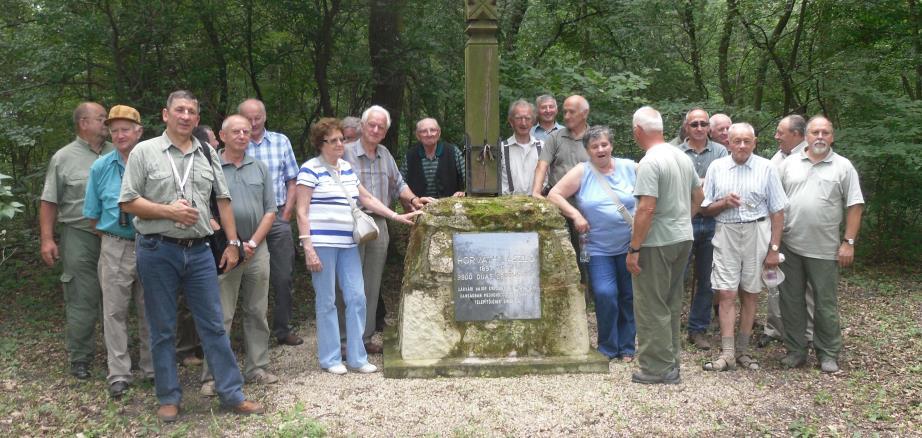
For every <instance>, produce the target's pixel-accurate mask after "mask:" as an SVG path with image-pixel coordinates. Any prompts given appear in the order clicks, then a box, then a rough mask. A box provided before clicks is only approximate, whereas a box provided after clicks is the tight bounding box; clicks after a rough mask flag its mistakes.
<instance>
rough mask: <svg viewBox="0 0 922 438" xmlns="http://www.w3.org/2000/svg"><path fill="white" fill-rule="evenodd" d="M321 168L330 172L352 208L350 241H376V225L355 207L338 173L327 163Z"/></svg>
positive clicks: (377, 231) (369, 217) (377, 230)
mask: <svg viewBox="0 0 922 438" xmlns="http://www.w3.org/2000/svg"><path fill="white" fill-rule="evenodd" d="M320 161H321V162H322V161H323V160H322V159H321V160H320ZM323 166H324V167H326V168H327V172H330V176H332V177H333V180H334V181H336V184H339V188H340V189H341V190H342V191H343V196H345V197H346V199H347V200H348V201H349V205H350V206H351V207H352V224H353V227H352V240H354V241H355V243H365V242H368V241H370V240H375V239H377V238H378V233H379V232H380V231H381V230H379V229H378V224H376V223H375V220H374V219H372V217H371V216H369V215H367V214H365V212H364V211H362V209H360V208H359V207H358V206H357V205H355V200H354V199H352V197H351V196H349V192H348V191H346V187H345V186H343V183H342V181H340V179H339V172H337V171H336V169H333V168H332V167H330V165H329V164H327V163H323Z"/></svg>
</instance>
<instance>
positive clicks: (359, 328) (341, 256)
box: [296, 117, 422, 374]
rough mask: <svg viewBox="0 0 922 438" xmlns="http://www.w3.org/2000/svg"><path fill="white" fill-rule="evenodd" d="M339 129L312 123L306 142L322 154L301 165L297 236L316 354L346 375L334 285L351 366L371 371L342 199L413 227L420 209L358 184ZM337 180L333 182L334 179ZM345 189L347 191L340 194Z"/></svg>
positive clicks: (355, 256)
mask: <svg viewBox="0 0 922 438" xmlns="http://www.w3.org/2000/svg"><path fill="white" fill-rule="evenodd" d="M342 131H343V128H342V124H341V123H340V122H339V120H337V119H334V118H329V117H326V118H322V119H320V120H318V121H317V123H315V124H314V125H312V126H311V131H310V140H311V143H313V145H314V147H315V148H317V150H318V151H320V155H318V156H316V157H314V158H311V159H310V160H308V161H307V162H306V163H304V164H302V165H301V170H300V171H299V172H298V184H297V192H296V193H297V211H298V231H299V233H298V234H300V235H299V236H298V238H299V240H300V241H301V245H302V246H303V247H304V256H305V257H304V258H305V260H306V262H307V268H308V269H309V270H310V271H311V281H312V283H313V284H314V294H315V296H316V298H315V299H316V305H315V309H316V310H315V312H316V317H317V358H318V360H319V361H320V367H321V368H323V369H324V370H326V371H328V372H330V373H333V374H345V373H346V366H344V365H343V363H342V354H341V352H340V348H339V339H340V337H339V318H338V317H337V314H336V306H335V304H334V298H335V296H336V283H337V281H338V282H339V286H340V288H341V289H342V291H343V300H344V301H345V303H346V311H345V318H346V324H345V326H346V353H347V354H346V358H347V360H348V365H349V368H351V369H353V370H355V371H358V372H360V373H373V372H375V371H376V370H377V367H375V366H374V365H372V364H370V363H368V355H367V353H366V352H365V345H364V344H363V343H362V333H363V332H364V331H365V283H364V281H363V279H362V262H361V260H360V259H359V250H358V246H357V245H356V243H355V241H354V240H353V238H352V229H353V228H354V227H355V224H354V222H353V219H352V207H351V205H350V203H349V200H348V198H346V193H348V196H349V197H350V198H354V199H357V200H358V202H359V203H361V205H362V206H364V207H365V208H367V209H369V210H371V211H373V212H374V213H376V214H379V215H381V216H383V217H386V218H390V219H392V220H396V221H400V222H403V223H405V224H410V225H412V224H413V222H412V221H411V220H410V219H411V218H413V217H414V216H416V215H419V214H421V213H422V211H415V212H412V213H407V214H402V215H400V214H397V213H395V212H394V211H392V210H391V209H390V208H387V206H385V205H384V204H382V203H381V201H378V200H377V199H376V198H375V197H374V196H372V195H371V194H370V193H368V191H367V190H365V187H362V184H361V183H360V182H359V179H358V177H357V176H356V174H355V172H353V171H352V166H350V165H349V162H348V161H346V160H343V159H342V156H343V152H344V151H345V149H344V147H343V146H344V145H343V132H342ZM337 178H338V179H339V181H340V182H337V181H336V179H337ZM344 192H345V193H344Z"/></svg>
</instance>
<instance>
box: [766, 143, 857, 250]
mask: <svg viewBox="0 0 922 438" xmlns="http://www.w3.org/2000/svg"><path fill="white" fill-rule="evenodd" d="M779 174H780V175H781V185H782V186H783V187H784V191H785V192H786V193H787V194H788V200H789V202H790V205H789V206H788V209H787V210H786V211H785V214H784V222H785V223H784V235H783V236H782V238H781V241H782V242H784V244H785V245H786V246H788V247H789V248H791V250H793V251H794V252H796V253H797V254H799V255H802V256H805V257H812V258H817V259H824V260H836V258H837V257H838V252H839V245H840V231H839V228H840V226H841V225H842V221H843V220H844V218H845V209H846V208H847V207H851V206H853V205H856V204H864V196H863V195H862V194H861V187H860V185H859V183H858V172H857V171H855V167H854V166H852V163H851V161H848V159H846V158H844V157H842V156H841V155H839V154H837V153H835V152H834V151H829V153H828V154H826V158H823V160H822V161H819V162H817V163H816V164H813V163H811V162H810V159H809V158H808V157H807V153H806V151H801V152H800V153H797V154H791V156H789V157H788V158H787V159H785V160H784V163H782V164H781V170H780V171H779Z"/></svg>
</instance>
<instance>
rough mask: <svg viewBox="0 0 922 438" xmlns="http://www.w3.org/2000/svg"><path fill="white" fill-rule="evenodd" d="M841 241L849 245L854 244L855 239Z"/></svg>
mask: <svg viewBox="0 0 922 438" xmlns="http://www.w3.org/2000/svg"><path fill="white" fill-rule="evenodd" d="M842 241H843V242H845V243H847V244H849V245H851V246H855V239H843V240H842Z"/></svg>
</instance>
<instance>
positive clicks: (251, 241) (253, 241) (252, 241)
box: [247, 239, 257, 248]
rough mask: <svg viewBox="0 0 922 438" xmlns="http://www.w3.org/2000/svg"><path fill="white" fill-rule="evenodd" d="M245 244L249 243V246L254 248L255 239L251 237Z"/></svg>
mask: <svg viewBox="0 0 922 438" xmlns="http://www.w3.org/2000/svg"><path fill="white" fill-rule="evenodd" d="M247 245H249V246H250V247H252V248H256V246H257V245H256V241H255V240H253V239H250V240H249V241H247Z"/></svg>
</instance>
